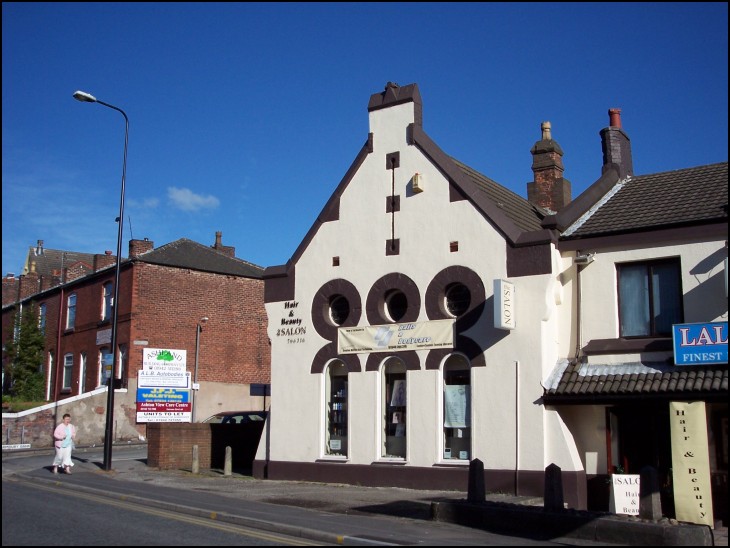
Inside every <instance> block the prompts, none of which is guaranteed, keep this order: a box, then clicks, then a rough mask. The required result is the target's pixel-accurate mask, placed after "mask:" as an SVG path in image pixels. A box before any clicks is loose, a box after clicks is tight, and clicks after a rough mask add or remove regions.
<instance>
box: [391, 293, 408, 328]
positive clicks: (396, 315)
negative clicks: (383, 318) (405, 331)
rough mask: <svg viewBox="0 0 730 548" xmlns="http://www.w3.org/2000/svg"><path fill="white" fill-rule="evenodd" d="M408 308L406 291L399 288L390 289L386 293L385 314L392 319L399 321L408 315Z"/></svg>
mask: <svg viewBox="0 0 730 548" xmlns="http://www.w3.org/2000/svg"><path fill="white" fill-rule="evenodd" d="M407 310H408V299H407V298H406V295H405V293H403V292H402V291H399V290H397V289H393V290H391V291H388V292H387V293H386V294H385V314H386V315H387V316H388V318H390V319H391V320H392V321H394V322H397V321H400V319H401V318H402V317H403V316H405V315H406V311H407Z"/></svg>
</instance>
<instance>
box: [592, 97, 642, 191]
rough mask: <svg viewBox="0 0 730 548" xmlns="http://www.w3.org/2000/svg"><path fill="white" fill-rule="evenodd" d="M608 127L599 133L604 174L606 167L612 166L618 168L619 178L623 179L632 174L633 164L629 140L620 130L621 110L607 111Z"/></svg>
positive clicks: (611, 109)
mask: <svg viewBox="0 0 730 548" xmlns="http://www.w3.org/2000/svg"><path fill="white" fill-rule="evenodd" d="M608 124H609V125H608V127H607V128H603V129H602V130H601V131H600V135H601V148H602V149H603V168H602V169H601V173H604V172H605V171H606V170H607V169H608V166H609V165H611V164H614V165H615V166H616V167H617V168H618V172H619V177H620V178H621V179H625V178H626V177H628V176H629V175H633V174H634V162H633V160H632V158H631V139H629V137H628V135H626V133H624V130H623V129H621V109H620V108H610V109H608Z"/></svg>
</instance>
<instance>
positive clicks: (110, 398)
mask: <svg viewBox="0 0 730 548" xmlns="http://www.w3.org/2000/svg"><path fill="white" fill-rule="evenodd" d="M73 97H74V99H76V100H77V101H81V102H82V103H99V104H100V105H104V106H105V107H109V108H112V109H114V110H116V111H118V112H121V113H122V116H124V161H123V163H122V192H121V195H120V197H119V217H117V228H118V230H117V267H116V272H115V274H114V306H113V310H114V313H113V316H112V342H111V345H112V354H113V357H112V370H111V374H110V375H109V388H108V389H107V400H106V427H105V429H104V470H107V471H108V470H111V468H112V442H113V441H114V372H115V371H116V369H117V360H118V356H119V352H117V322H118V320H119V272H120V269H121V262H122V231H123V228H124V184H125V179H126V177H127V143H128V142H129V118H127V114H126V113H125V112H124V111H123V110H122V109H121V108H118V107H115V106H114V105H110V104H109V103H105V102H104V101H99V100H98V99H97V98H96V97H94V96H93V95H91V94H90V93H86V92H85V91H77V92H76V93H74V95H73Z"/></svg>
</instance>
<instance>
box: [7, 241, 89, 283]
mask: <svg viewBox="0 0 730 548" xmlns="http://www.w3.org/2000/svg"><path fill="white" fill-rule="evenodd" d="M31 263H35V271H36V273H37V274H39V275H40V276H46V277H51V276H58V275H60V273H61V271H62V270H63V268H69V267H70V266H72V265H75V264H77V263H84V264H85V265H87V266H88V267H89V268H93V266H94V254H93V253H79V252H77V251H64V250H62V249H46V248H43V249H42V251H41V253H38V252H37V248H36V247H35V246H30V247H29V248H28V256H27V257H26V259H25V265H24V267H23V271H22V272H21V274H28V272H30V265H31Z"/></svg>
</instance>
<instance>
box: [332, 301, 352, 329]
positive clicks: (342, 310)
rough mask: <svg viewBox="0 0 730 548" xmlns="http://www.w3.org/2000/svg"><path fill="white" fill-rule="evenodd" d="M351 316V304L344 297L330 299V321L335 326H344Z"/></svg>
mask: <svg viewBox="0 0 730 548" xmlns="http://www.w3.org/2000/svg"><path fill="white" fill-rule="evenodd" d="M349 315H350V303H349V301H348V300H347V299H346V298H345V297H343V296H342V295H333V296H332V297H330V319H331V320H332V323H334V324H335V325H342V324H343V323H345V320H347V317H348V316H349Z"/></svg>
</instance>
